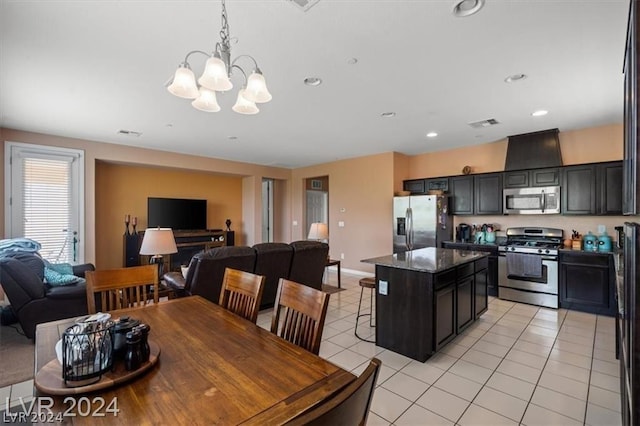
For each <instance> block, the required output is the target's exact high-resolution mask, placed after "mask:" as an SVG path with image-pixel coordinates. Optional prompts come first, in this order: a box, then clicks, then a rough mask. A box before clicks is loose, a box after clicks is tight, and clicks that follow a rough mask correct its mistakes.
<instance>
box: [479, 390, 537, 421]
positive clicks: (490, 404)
mask: <svg viewBox="0 0 640 426" xmlns="http://www.w3.org/2000/svg"><path fill="white" fill-rule="evenodd" d="M473 403H474V404H475V405H479V406H481V407H484V408H486V409H487V410H491V411H493V412H494V413H498V414H500V415H502V416H505V417H508V418H510V419H511V420H514V421H516V422H520V419H522V416H523V414H524V411H525V409H526V408H527V403H528V402H527V401H523V400H521V399H519V398H516V397H514V396H511V395H507V394H506V393H503V392H499V391H497V390H495V389H492V388H490V387H486V386H485V387H484V388H482V390H481V391H480V393H479V394H478V396H477V397H476V399H474V400H473Z"/></svg>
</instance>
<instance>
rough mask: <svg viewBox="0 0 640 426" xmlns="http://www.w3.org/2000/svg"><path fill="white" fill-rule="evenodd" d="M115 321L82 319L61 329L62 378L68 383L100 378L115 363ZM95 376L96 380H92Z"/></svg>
mask: <svg viewBox="0 0 640 426" xmlns="http://www.w3.org/2000/svg"><path fill="white" fill-rule="evenodd" d="M113 326H114V322H113V321H111V320H108V321H88V322H79V323H76V324H74V325H72V326H71V327H69V328H67V329H66V330H65V331H64V333H62V378H63V379H64V383H65V385H67V386H85V385H87V384H88V382H87V381H91V382H97V381H99V380H100V379H101V377H102V374H103V373H104V372H106V371H108V370H110V369H111V367H112V365H113V340H114V337H113ZM90 379H94V380H90Z"/></svg>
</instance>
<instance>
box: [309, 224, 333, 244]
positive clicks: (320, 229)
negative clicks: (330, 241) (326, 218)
mask: <svg viewBox="0 0 640 426" xmlns="http://www.w3.org/2000/svg"><path fill="white" fill-rule="evenodd" d="M307 238H308V239H309V240H326V239H327V238H329V228H328V226H327V224H326V223H321V222H315V223H312V224H311V227H310V228H309V235H308V236H307Z"/></svg>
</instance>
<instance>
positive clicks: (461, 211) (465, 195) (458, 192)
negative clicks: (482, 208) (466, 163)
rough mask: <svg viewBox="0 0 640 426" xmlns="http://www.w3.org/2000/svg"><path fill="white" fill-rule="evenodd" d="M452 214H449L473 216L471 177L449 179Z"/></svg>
mask: <svg viewBox="0 0 640 426" xmlns="http://www.w3.org/2000/svg"><path fill="white" fill-rule="evenodd" d="M449 184H450V186H451V197H452V198H453V202H452V206H451V207H452V212H451V214H458V215H472V214H473V176H471V175H466V176H454V177H452V178H450V180H449Z"/></svg>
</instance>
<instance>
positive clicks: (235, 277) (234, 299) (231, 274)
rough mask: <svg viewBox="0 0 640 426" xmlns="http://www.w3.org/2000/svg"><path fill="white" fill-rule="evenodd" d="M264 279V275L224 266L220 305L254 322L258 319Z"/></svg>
mask: <svg viewBox="0 0 640 426" xmlns="http://www.w3.org/2000/svg"><path fill="white" fill-rule="evenodd" d="M264 281H265V276H264V275H256V274H252V273H251V272H245V271H239V270H237V269H231V268H225V270H224V278H223V279H222V290H221V291H220V306H222V307H223V308H225V309H227V310H229V311H231V312H233V313H234V314H236V315H240V316H241V317H243V318H245V319H248V320H249V321H251V322H252V323H254V324H255V323H256V322H257V321H258V312H259V311H260V301H261V300H262V292H263V291H264Z"/></svg>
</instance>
